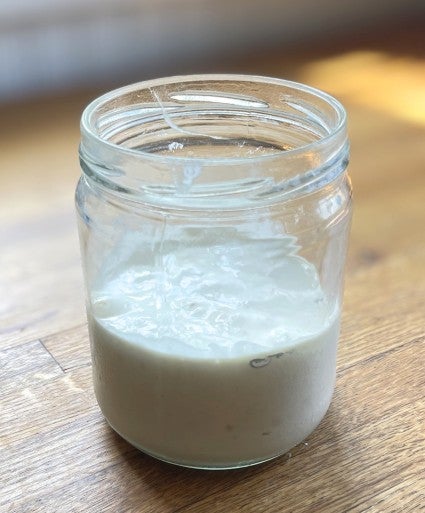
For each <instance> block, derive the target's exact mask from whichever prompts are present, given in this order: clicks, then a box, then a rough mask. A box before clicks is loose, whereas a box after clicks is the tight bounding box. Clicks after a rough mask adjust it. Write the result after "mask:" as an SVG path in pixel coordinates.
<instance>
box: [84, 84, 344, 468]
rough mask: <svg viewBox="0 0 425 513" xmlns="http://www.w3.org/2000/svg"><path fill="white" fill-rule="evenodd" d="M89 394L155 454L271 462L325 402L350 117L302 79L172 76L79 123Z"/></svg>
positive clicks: (174, 459)
mask: <svg viewBox="0 0 425 513" xmlns="http://www.w3.org/2000/svg"><path fill="white" fill-rule="evenodd" d="M81 130H82V142H81V147H80V157H81V166H82V170H83V174H82V176H81V179H80V181H79V184H78V187H77V193H76V204H77V211H78V219H79V233H80V240H81V251H82V260H83V267H84V274H85V282H86V287H87V314H88V321H89V333H90V339H91V350H92V358H93V376H94V387H95V391H96V396H97V400H98V402H99V405H100V407H101V409H102V412H103V414H104V415H105V417H106V419H107V420H108V422H109V423H110V425H111V426H112V427H113V429H114V430H116V431H117V432H118V433H119V434H120V435H121V436H123V437H124V438H125V439H126V440H128V441H129V442H130V443H131V444H133V445H134V446H136V447H138V448H139V449H141V450H142V451H144V452H146V453H148V454H150V455H153V456H155V457H156V458H159V459H161V460H165V461H168V462H171V463H175V464H179V465H183V466H188V467H196V468H214V469H219V468H234V467H242V466H246V465H252V464H256V463H260V462H262V461H266V460H269V459H271V458H274V457H276V456H278V455H280V454H282V453H284V452H286V451H288V450H289V449H291V448H292V447H293V446H295V445H296V444H298V443H299V442H301V441H302V440H303V439H304V438H306V437H307V436H308V435H309V434H310V433H311V432H312V431H313V429H314V428H315V427H316V426H317V425H318V424H319V422H320V421H321V419H322V418H323V416H324V415H325V413H326V411H327V409H328V406H329V403H330V401H331V397H332V393H333V388H334V382H335V358H336V349H337V340H338V335H339V321H340V313H341V300H342V285H343V268H344V260H345V254H346V246H347V238H348V233H349V226H350V218H351V187H350V181H349V178H348V176H347V173H346V166H347V162H348V142H347V134H346V122H345V112H344V109H343V107H342V106H341V105H340V104H339V103H338V102H337V101H336V100H334V99H333V98H332V97H330V96H328V95H326V94H324V93H322V92H320V91H318V90H315V89H312V88H310V87H306V86H304V85H301V84H297V83H292V82H287V81H283V80H277V79H272V78H262V77H249V76H239V75H236V76H234V75H202V76H186V77H174V78H168V79H161V80H153V81H149V82H144V83H139V84H135V85H131V86H128V87H124V88H122V89H118V90H116V91H112V92H111V93H108V94H106V95H104V96H102V97H100V98H99V99H97V100H95V101H94V102H93V103H91V104H90V105H89V106H88V107H87V108H86V110H85V111H84V113H83V116H82V124H81Z"/></svg>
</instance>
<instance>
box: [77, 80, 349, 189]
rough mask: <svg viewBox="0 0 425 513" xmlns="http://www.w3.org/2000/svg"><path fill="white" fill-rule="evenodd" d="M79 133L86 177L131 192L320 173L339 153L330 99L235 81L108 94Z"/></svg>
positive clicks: (277, 83)
mask: <svg viewBox="0 0 425 513" xmlns="http://www.w3.org/2000/svg"><path fill="white" fill-rule="evenodd" d="M81 131H82V143H81V159H82V164H83V169H84V171H85V172H86V174H88V175H89V176H91V177H93V178H94V179H95V180H97V181H100V182H103V183H105V184H106V183H107V182H108V183H107V185H108V186H109V187H110V186H111V184H112V188H115V189H117V188H121V189H122V190H124V189H127V190H133V192H134V190H135V189H136V190H138V191H140V190H144V191H146V187H148V188H152V186H153V187H156V188H158V187H160V188H161V187H162V188H163V187H164V186H166V187H171V188H172V189H173V190H174V192H175V193H177V194H179V193H182V192H183V193H185V194H186V193H187V192H188V190H189V188H190V189H191V193H197V187H198V188H199V187H201V189H202V188H203V187H204V186H205V185H208V186H211V184H213V183H214V184H216V185H217V183H218V182H223V180H224V181H226V182H228V183H229V182H232V181H235V180H236V181H238V182H239V181H240V179H241V178H244V179H245V180H248V181H249V182H251V181H252V180H254V181H255V180H257V179H264V178H266V179H268V180H270V179H271V180H272V181H273V182H274V183H281V182H282V181H286V180H288V179H289V178H291V177H292V178H293V177H294V176H299V175H304V174H305V173H306V172H309V171H311V170H312V169H316V170H317V169H320V168H322V167H323V165H324V164H326V163H328V162H329V161H330V160H332V159H334V158H335V155H337V154H338V153H340V152H341V149H342V148H343V147H346V127H345V111H344V109H343V107H342V106H341V105H340V104H339V102H337V101H336V100H335V99H333V98H332V97H331V96H329V95H327V94H326V93H323V92H321V91H318V90H316V89H313V88H310V87H307V86H304V85H301V84H297V83H294V82H289V81H285V80H279V79H272V78H265V77H250V76H243V75H242V76H241V75H199V76H187V77H172V78H168V79H159V80H152V81H148V82H142V83H139V84H134V85H131V86H128V87H124V88H121V89H118V90H115V91H112V92H110V93H107V94H106V95H104V96H101V97H100V98H98V99H97V100H95V101H94V102H92V103H91V104H90V105H89V106H88V107H87V108H86V110H85V111H84V113H83V116H82V121H81ZM345 153H347V152H346V151H345ZM223 168H226V173H225V174H223ZM278 175H280V176H278ZM193 185H194V186H195V187H192V186H193ZM211 191H212V190H211V187H210V192H211ZM198 192H199V191H198ZM204 193H205V191H203V192H202V194H204Z"/></svg>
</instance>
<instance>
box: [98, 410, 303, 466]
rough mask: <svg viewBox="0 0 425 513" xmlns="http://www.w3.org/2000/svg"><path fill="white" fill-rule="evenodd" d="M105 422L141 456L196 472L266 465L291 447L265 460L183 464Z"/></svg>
mask: <svg viewBox="0 0 425 513" xmlns="http://www.w3.org/2000/svg"><path fill="white" fill-rule="evenodd" d="M105 420H106V422H107V423H108V425H109V426H110V428H111V429H112V430H113V431H115V433H116V434H117V435H119V436H120V437H121V438H122V439H124V440H125V441H126V442H128V443H129V444H130V445H132V446H133V447H135V448H136V449H137V450H139V451H140V452H142V453H143V454H146V455H147V456H150V457H151V458H154V459H156V460H159V461H162V462H164V463H168V464H170V465H174V466H176V467H182V468H191V469H196V470H237V469H242V468H246V467H253V466H255V465H261V464H263V463H267V462H268V461H272V460H275V459H277V458H280V457H281V456H283V455H285V454H287V453H288V452H289V451H290V450H291V449H292V447H290V448H289V449H286V450H284V451H282V452H279V453H278V454H275V455H273V456H269V457H265V458H259V459H255V460H243V461H238V462H233V463H223V464H219V463H213V464H211V465H209V464H207V463H191V462H185V461H176V460H173V459H171V458H167V457H166V456H163V455H161V454H157V453H155V452H152V451H149V450H147V449H145V448H144V447H142V446H141V445H139V444H137V443H135V442H133V441H132V440H130V439H129V438H127V437H125V436H123V435H122V434H121V433H120V432H119V431H118V430H117V429H116V428H115V427H114V426H113V425H112V424H111V423H110V422H109V420H108V419H106V418H105ZM300 443H301V442H300ZM296 445H298V444H296Z"/></svg>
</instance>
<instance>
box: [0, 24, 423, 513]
mask: <svg viewBox="0 0 425 513" xmlns="http://www.w3.org/2000/svg"><path fill="white" fill-rule="evenodd" d="M421 38H422V35H421V31H420V30H416V31H415V30H413V29H412V30H409V31H406V32H401V33H400V32H399V33H397V32H394V30H393V29H391V30H388V32H387V33H385V32H384V33H381V34H378V35H377V36H375V37H373V38H371V37H369V36H364V37H360V36H359V37H357V38H351V39H350V40H349V41H348V40H347V41H346V40H341V41H340V42H338V43H334V44H333V45H330V44H323V45H320V44H319V45H316V47H315V49H314V50H308V49H299V51H298V52H296V53H294V52H293V51H292V52H290V53H291V55H293V57H289V56H288V55H287V53H288V52H287V50H285V52H284V51H277V52H276V53H274V54H273V55H269V56H267V57H265V56H264V55H261V54H259V55H258V56H250V58H249V60H246V61H244V62H243V61H241V62H240V63H239V64H238V66H230V65H227V68H226V66H224V68H225V69H229V70H230V69H233V70H237V71H238V70H241V71H249V72H256V73H261V74H269V75H275V76H282V77H287V78H288V77H289V78H293V79H296V80H299V81H303V82H306V83H309V84H311V85H315V86H318V87H321V88H324V89H326V90H328V91H329V92H330V93H332V94H335V95H336V96H337V97H338V98H340V100H341V101H342V102H343V103H344V104H345V106H346V107H347V109H348V113H349V119H350V133H351V141H352V164H351V167H350V173H351V176H352V180H353V185H354V191H355V216H354V223H353V228H352V237H351V246H350V254H349V258H348V264H347V275H346V293H345V307H344V315H343V327H342V337H341V343H340V351H339V359H338V371H337V387H336V392H335V396H334V399H333V402H332V406H331V408H330V410H329V412H328V414H327V415H326V417H325V419H324V420H323V422H322V423H321V425H320V426H319V428H318V429H317V430H316V431H315V432H314V433H313V434H312V435H311V436H310V437H309V438H308V439H307V440H306V441H305V443H303V444H300V445H299V446H298V447H296V448H295V449H293V450H292V451H291V452H290V453H289V454H287V455H285V456H283V457H281V458H279V459H277V460H275V461H272V462H269V463H267V464H264V465H260V466H257V467H252V468H248V469H244V470H237V471H221V472H207V471H196V470H188V469H181V468H177V467H173V466H171V465H167V464H164V463H161V462H158V461H155V460H153V459H151V458H149V457H148V456H145V455H143V454H141V453H140V452H138V451H137V450H135V449H133V448H132V447H131V446H130V445H128V444H127V443H126V442H124V441H123V440H121V439H120V438H119V437H118V436H117V435H115V434H114V433H113V432H112V431H111V430H110V429H109V428H108V426H107V425H106V423H105V421H104V420H103V418H102V415H101V414H100V412H99V409H98V407H97V405H96V401H95V398H94V395H93V392H92V383H91V368H90V355H89V347H88V339H87V327H86V320H85V313H84V309H83V302H84V299H83V290H82V276H81V271H80V261H79V249H78V242H77V233H76V226H75V218H74V211H73V189H74V186H75V183H76V181H77V178H78V175H79V169H78V165H77V159H76V152H77V144H78V139H79V132H78V118H79V115H80V111H81V108H82V107H83V105H84V104H85V103H86V102H87V101H88V99H89V95H84V94H80V95H68V96H66V97H63V98H57V99H48V100H41V101H38V102H27V103H25V104H17V105H12V106H7V107H4V108H3V109H2V116H1V120H2V123H1V128H0V130H1V137H0V144H1V152H0V172H1V176H2V181H1V193H0V194H1V202H0V240H1V252H0V286H1V296H0V387H1V388H0V405H1V409H0V437H1V438H0V483H1V485H0V511H1V512H13V513H18V512H43V513H44V512H59V511H60V512H63V513H68V512H78V513H80V512H96V513H97V512H114V513H115V512H116V513H118V512H119V513H122V512H142V513H146V512H155V513H158V512H174V513H177V512H179V513H183V512H184V513H190V512H193V513H195V512H196V513H203V512H205V513H207V512H208V513H210V512H226V513H233V512H239V511H242V512H253V513H254V512H255V513H257V512H268V513H273V512H276V513H277V512H279V513H282V512H297V513H303V512H305V513H307V512H308V513H311V512H314V513H317V512H326V513H333V512H335V513H341V512H350V513H354V512H356V513H360V512H373V513H376V512H403V513H406V512H412V513H413V512H415V513H417V512H419V511H425V498H424V494H423V491H424V489H425V483H424V474H425V473H424V402H423V398H424V377H425V372H424V340H425V130H424V129H425V55H424V53H423V49H424V45H423V41H422V44H421ZM421 52H422V53H421ZM221 69H223V68H221ZM96 94H97V93H96Z"/></svg>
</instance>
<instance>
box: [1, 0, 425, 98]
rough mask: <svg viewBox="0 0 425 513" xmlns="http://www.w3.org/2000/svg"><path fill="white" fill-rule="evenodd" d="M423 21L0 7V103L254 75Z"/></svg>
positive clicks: (341, 8)
mask: <svg viewBox="0 0 425 513" xmlns="http://www.w3.org/2000/svg"><path fill="white" fill-rule="evenodd" d="M424 12H425V2H424V1H423V0H385V1H371V0H72V1H70V0H2V1H1V2H0V63H1V73H0V101H1V102H3V103H4V102H7V101H10V100H16V99H19V98H25V97H29V96H35V95H39V94H43V95H45V94H48V93H55V92H57V91H61V90H67V91H69V90H71V89H75V88H81V87H92V86H98V87H100V88H105V89H107V88H109V87H115V86H119V85H122V84H125V83H127V82H132V81H138V80H143V79H147V78H151V77H154V76H160V75H170V74H180V73H191V72H203V71H212V70H221V69H223V68H226V69H227V68H228V67H229V62H230V61H233V63H234V62H237V61H238V60H244V61H245V62H244V65H243V69H244V70H246V71H247V72H253V73H255V72H256V71H257V68H258V54H259V53H261V52H263V53H264V52H267V51H270V49H272V48H273V49H280V51H281V52H285V51H287V52H293V51H294V49H295V48H296V47H297V45H298V46H299V45H304V46H305V45H315V44H316V43H317V40H319V39H320V40H322V41H323V40H325V39H326V40H328V41H329V42H332V41H338V39H340V38H341V36H342V35H343V34H344V33H346V32H353V33H355V32H357V33H358V34H359V33H361V34H367V33H368V32H373V31H374V30H377V29H379V28H382V27H383V26H388V24H390V25H391V24H401V25H404V24H406V23H407V22H408V21H409V19H410V20H412V19H415V18H417V17H418V16H420V15H423V14H424ZM252 54H253V55H252ZM251 55H252V57H251V58H252V60H250V56H251Z"/></svg>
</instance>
